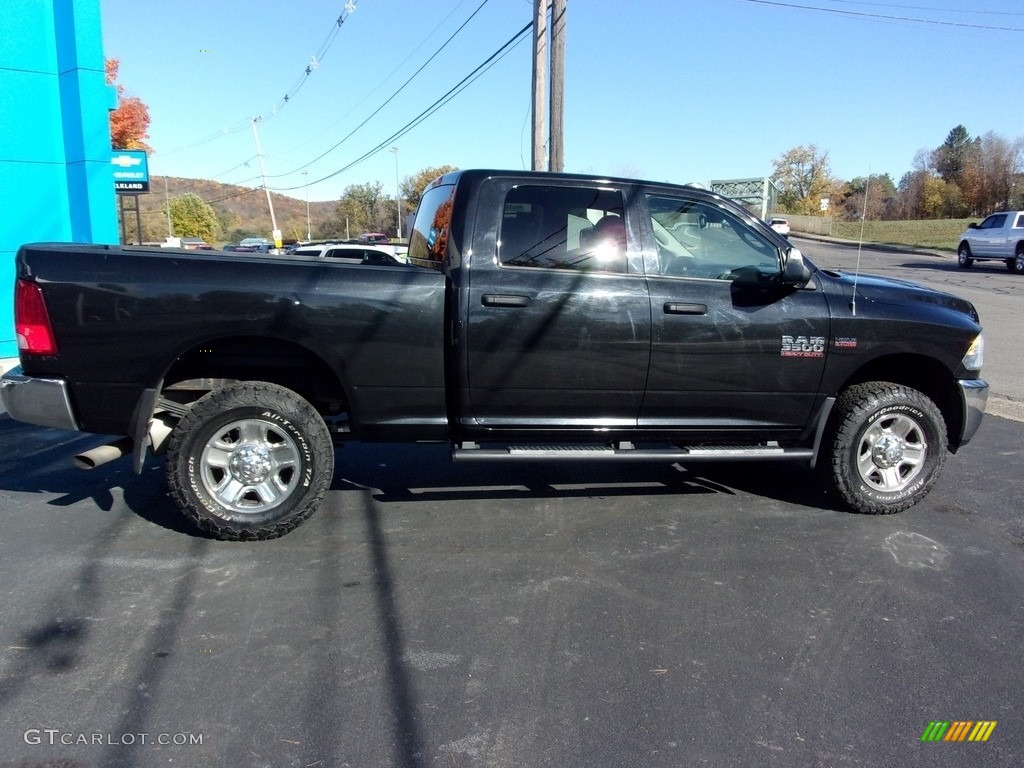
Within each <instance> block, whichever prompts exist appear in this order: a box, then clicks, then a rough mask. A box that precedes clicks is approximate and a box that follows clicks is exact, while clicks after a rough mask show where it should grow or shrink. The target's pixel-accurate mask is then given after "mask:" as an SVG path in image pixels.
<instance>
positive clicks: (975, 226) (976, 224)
mask: <svg viewBox="0 0 1024 768" xmlns="http://www.w3.org/2000/svg"><path fill="white" fill-rule="evenodd" d="M967 228H968V229H977V228H978V222H976V221H972V222H971V223H970V224H968V225H967Z"/></svg>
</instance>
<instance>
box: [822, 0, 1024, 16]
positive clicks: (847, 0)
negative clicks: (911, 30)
mask: <svg viewBox="0 0 1024 768" xmlns="http://www.w3.org/2000/svg"><path fill="white" fill-rule="evenodd" d="M827 2H830V3H840V4H842V5H871V6H875V7H876V8H898V9H900V10H901V11H931V12H933V13H963V14H969V15H971V16H1024V13H1022V12H1020V11H982V10H979V9H976V8H936V7H935V6H933V5H901V4H899V3H869V2H862V0H827Z"/></svg>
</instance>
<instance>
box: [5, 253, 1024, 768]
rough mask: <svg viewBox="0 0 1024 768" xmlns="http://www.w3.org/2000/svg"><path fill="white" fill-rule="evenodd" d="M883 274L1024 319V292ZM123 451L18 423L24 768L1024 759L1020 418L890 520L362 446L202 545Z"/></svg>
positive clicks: (930, 267)
mask: <svg viewBox="0 0 1024 768" xmlns="http://www.w3.org/2000/svg"><path fill="white" fill-rule="evenodd" d="M806 250H807V251H808V253H810V254H812V257H813V258H816V259H817V260H818V261H819V262H822V263H824V261H825V258H838V259H847V258H848V257H849V251H840V252H831V253H832V255H831V256H829V257H826V256H825V248H824V247H822V246H821V244H811V243H807V245H806ZM868 258H874V259H876V262H875V263H871V262H867V264H868V267H870V269H871V270H872V271H882V272H885V271H888V270H893V271H900V270H905V271H913V272H915V273H917V274H915V276H916V277H918V278H919V279H920V278H922V277H924V278H927V279H926V280H925V282H930V281H936V282H939V283H942V282H943V281H947V282H950V283H952V282H956V281H965V280H966V282H964V283H963V285H955V286H954V285H952V284H951V285H950V287H951V288H953V289H954V290H957V292H960V293H964V294H965V295H969V296H970V297H971V298H972V300H974V301H975V302H976V303H977V304H978V306H979V309H980V311H981V312H982V315H983V316H985V317H989V316H994V317H997V318H1001V319H1002V320H1009V319H1014V320H1015V319H1016V318H1015V317H1013V316H1011V317H1003V316H1000V315H994V314H993V312H992V310H991V308H989V307H988V305H987V304H986V302H988V301H989V300H990V298H992V297H994V298H992V301H993V302H994V304H995V305H996V306H997V307H998V306H999V305H1000V304H999V303H1000V301H1001V299H1000V298H999V297H1000V296H1001V295H1002V294H1003V292H1004V291H1013V290H1015V287H1014V284H1013V283H1011V282H1009V280H1010V277H1011V276H1009V275H1008V273H1002V272H997V271H995V270H991V271H988V270H983V269H977V268H976V270H977V271H976V272H972V273H970V274H969V275H963V274H961V273H960V272H958V271H954V270H952V269H947V268H945V266H946V265H945V264H944V262H943V261H942V260H936V261H934V262H933V261H929V260H928V257H908V256H905V255H904V256H896V257H893V256H892V255H888V256H884V257H883V256H869V257H868ZM894 261H895V262H896V263H893V262H894ZM843 263H845V262H843ZM915 265H920V266H915ZM1017 280H1018V282H1020V283H1021V284H1024V281H1020V280H1019V278H1018V279H1017ZM975 281H976V282H975ZM1003 285H1007V286H1010V287H1009V288H1003V287H1000V286H1003ZM961 288H962V289H963V290H961ZM969 292H970V293H969ZM972 293H973V295H971V294H972ZM1011 295H1012V293H1011ZM986 324H987V325H988V327H989V331H988V332H989V334H990V336H989V338H990V339H993V338H996V339H999V338H1000V337H1001V333H1000V329H999V325H1000V320H999V319H997V320H996V322H994V323H993V322H989V321H986ZM990 343H991V342H990ZM999 343H1000V342H998V341H997V342H995V346H996V348H997V349H998V347H999ZM1010 364H1011V365H1012V364H1013V363H1012V362H1011V363H1010ZM1011 370H1013V369H1011ZM994 372H995V373H996V374H997V375H996V376H991V377H990V378H993V379H994V380H995V381H998V382H999V384H998V386H999V387H1002V386H1004V384H1003V374H1002V373H1000V369H999V368H996V369H995V371H994ZM1010 384H1012V382H1010ZM94 442H95V439H94V438H89V437H82V436H74V435H70V434H67V433H61V432H56V431H53V430H46V429H37V428H32V427H28V426H26V425H21V424H18V423H16V422H13V421H11V420H10V419H9V418H8V417H6V416H3V415H0V510H2V512H3V524H4V530H3V536H2V537H0V768H15V767H16V768H58V767H59V768H109V767H113V766H126V767H127V766H142V767H148V766H163V765H179V766H204V767H205V766H223V768H239V767H247V766H254V767H256V766H268V767H273V768H279V767H280V766H296V767H299V768H304V767H308V766H325V767H327V766H353V767H355V766H360V767H361V766H380V767H381V768H392V767H394V766H398V767H399V768H421V767H422V768H428V767H430V768H434V767H436V768H441V767H444V768H449V767H460V766H461V767H463V768H470V767H473V766H486V767H487V768H502V767H505V766H515V768H530V767H532V766H554V767H557V768H566V767H568V766H573V767H575V766H582V767H588V768H589V767H591V766H592V767H593V768H608V767H610V766H616V767H617V766H644V767H645V768H646V767H647V766H652V767H658V766H666V767H669V766H672V767H674V766H700V765H708V766H716V767H718V766H726V767H728V766H736V767H740V766H743V767H744V768H745V767H746V766H751V765H773V766H792V767H793V768H805V767H806V766H865V767H869V766H870V767H871V768H874V767H875V766H882V765H892V766H897V765H898V766H922V767H923V766H928V768H931V767H932V766H958V767H959V766H963V765H972V766H975V765H976V766H1016V765H1021V764H1024V713H1022V711H1021V707H1022V701H1024V699H1022V697H1021V693H1020V643H1021V638H1022V637H1024V597H1022V596H1024V513H1022V510H1024V490H1022V486H1021V484H1020V478H1021V476H1022V470H1024V466H1022V460H1021V446H1022V444H1024V425H1022V424H1020V423H1017V422H1014V421H1010V420H1007V419H1003V418H999V417H989V418H986V421H985V422H984V423H983V425H982V428H981V430H980V432H979V434H978V436H977V437H976V439H975V441H974V442H973V443H972V444H971V445H969V446H967V447H966V448H965V449H964V450H962V451H961V452H960V453H959V454H958V455H956V456H953V457H951V458H950V460H949V462H948V464H947V468H946V472H945V474H944V476H943V478H942V479H941V480H940V483H939V485H938V487H937V488H936V490H935V491H934V492H933V493H932V494H931V496H930V497H929V498H928V499H926V500H925V501H924V502H923V503H922V504H920V505H918V506H917V507H915V508H914V509H912V510H910V511H908V512H905V513H903V514H901V515H896V516H893V517H881V518H875V517H865V516H859V515H850V514H847V513H844V512H841V511H839V510H837V509H836V508H834V507H833V506H832V505H831V504H830V502H829V500H828V499H826V498H824V497H822V496H821V494H820V493H819V492H818V491H817V490H816V487H815V486H814V485H813V482H812V480H811V477H810V475H809V473H808V472H807V471H806V470H804V469H802V468H800V467H796V466H790V465H754V466H752V465H744V464H735V465H721V466H716V467H700V468H698V469H694V470H685V469H683V468H680V467H678V466H674V465H668V464H657V463H654V464H650V465H642V466H641V465H633V464H629V465H620V466H612V465H602V466H595V465H572V464H570V465H560V466H540V467H524V466H517V467H505V466H485V465H453V464H451V463H449V462H448V460H447V456H446V451H445V449H444V448H443V447H440V446H412V445H403V446H393V447H380V446H363V445H349V446H346V447H344V448H342V449H341V451H340V454H339V469H338V472H337V475H336V477H335V480H334V484H333V486H332V490H331V491H330V492H329V493H328V496H327V500H326V504H325V507H324V508H323V509H322V510H321V511H320V512H319V513H318V514H317V515H316V516H315V517H314V518H313V519H312V520H311V521H309V523H307V524H306V525H304V526H303V527H301V528H300V529H298V530H297V531H295V532H294V533H292V534H290V535H289V536H287V537H285V538H284V539H280V540H277V541H272V542H263V543H258V544H231V543H225V542H218V541H214V540H210V539H207V538H205V537H203V536H202V535H199V534H198V533H197V532H196V531H194V530H192V529H191V528H189V527H188V526H187V525H185V524H184V522H183V521H182V519H181V517H180V516H179V514H178V513H177V511H176V510H175V509H174V507H173V505H172V504H171V502H170V501H169V499H168V497H167V494H166V492H165V490H164V486H163V482H162V472H163V466H162V463H161V462H160V461H151V462H150V463H149V464H148V465H147V466H146V469H145V473H144V474H143V476H141V477H136V476H134V475H132V474H131V472H130V469H129V468H128V466H127V462H123V461H122V462H120V463H115V464H111V465H107V466H105V467H101V468H100V469H97V470H94V471H93V472H90V473H82V472H78V471H75V470H72V469H70V468H69V457H70V456H71V455H72V454H74V453H75V452H76V451H78V450H81V449H82V448H84V447H86V446H90V445H92V444H93V443H94ZM935 720H941V721H947V720H972V721H977V720H990V721H997V722H998V725H997V726H996V728H995V730H994V731H993V732H992V735H991V737H990V739H989V741H988V742H986V743H981V744H975V743H956V744H953V743H935V744H932V743H922V742H921V740H920V739H921V735H922V733H923V732H924V730H925V728H926V727H927V726H928V724H929V723H930V722H931V721H935ZM161 741H163V742H168V743H166V744H161V743H159V742H161ZM62 742H64V743H62ZM197 742H201V743H197Z"/></svg>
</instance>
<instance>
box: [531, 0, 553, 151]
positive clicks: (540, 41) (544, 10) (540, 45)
mask: <svg viewBox="0 0 1024 768" xmlns="http://www.w3.org/2000/svg"><path fill="white" fill-rule="evenodd" d="M549 2H550V0H533V151H532V153H531V156H530V157H531V162H532V168H533V170H535V171H543V170H545V166H546V165H547V163H546V162H545V157H544V134H545V128H546V123H547V121H546V119H545V114H544V102H545V101H546V99H545V97H546V96H547V71H548V70H547V67H548V3H549Z"/></svg>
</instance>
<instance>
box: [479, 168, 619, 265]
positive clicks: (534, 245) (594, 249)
mask: <svg viewBox="0 0 1024 768" xmlns="http://www.w3.org/2000/svg"><path fill="white" fill-rule="evenodd" d="M498 258H499V260H500V262H501V264H502V265H503V266H508V267H540V268H546V269H585V270H596V271H601V272H625V271H626V219H625V208H624V206H623V201H622V193H621V192H618V191H617V190H612V189H588V188H585V187H558V186H551V187H547V186H518V187H513V188H512V189H510V190H509V191H508V194H507V195H506V196H505V202H504V205H503V207H502V216H501V224H500V226H499V230H498Z"/></svg>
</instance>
